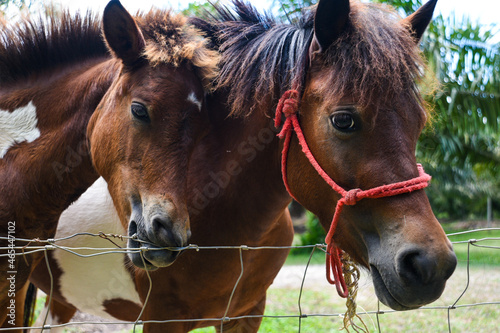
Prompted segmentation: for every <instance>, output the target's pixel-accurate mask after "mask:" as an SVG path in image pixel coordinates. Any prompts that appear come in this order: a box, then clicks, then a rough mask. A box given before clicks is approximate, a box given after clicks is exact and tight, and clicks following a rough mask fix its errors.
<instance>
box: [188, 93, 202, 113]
mask: <svg viewBox="0 0 500 333" xmlns="http://www.w3.org/2000/svg"><path fill="white" fill-rule="evenodd" d="M187 100H188V101H189V102H191V103H193V104H195V105H196V106H197V107H198V109H200V111H201V101H200V100H199V99H198V98H197V97H196V94H195V93H194V91H192V92H191V93H190V94H189V96H188V98H187Z"/></svg>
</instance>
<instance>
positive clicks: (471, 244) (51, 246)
mask: <svg viewBox="0 0 500 333" xmlns="http://www.w3.org/2000/svg"><path fill="white" fill-rule="evenodd" d="M495 230H496V231H498V230H500V228H485V229H474V230H469V231H464V232H459V233H452V234H448V237H449V238H450V239H451V240H452V243H453V244H454V246H457V245H459V244H463V245H466V246H467V259H466V262H465V263H462V264H465V265H466V267H465V276H464V277H463V279H462V282H463V290H462V291H461V292H459V293H458V294H457V296H456V298H454V300H453V301H452V302H450V303H449V304H448V305H434V304H431V305H429V306H425V307H422V308H419V309H417V310H411V311H421V310H428V311H443V312H446V320H447V326H448V327H447V328H448V332H450V333H451V332H455V331H454V330H453V312H454V311H455V310H457V309H463V308H474V307H484V306H500V292H498V290H496V291H495V292H496V297H497V298H498V300H494V301H478V302H474V303H468V304H464V303H461V302H460V301H461V300H462V297H463V296H464V295H465V293H466V292H467V291H468V290H469V289H470V288H471V285H472V284H473V283H474V281H472V280H471V274H470V269H471V252H472V251H474V249H477V248H484V249H489V250H500V238H496V237H487V238H481V239H476V238H472V236H473V235H474V234H475V233H477V232H480V231H495ZM459 235H470V236H471V238H469V239H467V240H462V241H453V237H454V236H459ZM88 236H90V237H101V238H104V239H107V240H109V242H110V247H107V248H93V247H68V246H61V245H58V242H61V241H63V240H68V239H71V238H75V237H88ZM467 237H468V236H467ZM128 238H130V237H128V236H121V235H114V234H104V233H99V234H93V233H87V232H81V233H76V234H74V235H72V236H69V237H65V238H60V239H46V240H41V239H23V238H14V237H11V236H9V237H0V239H2V240H7V241H8V242H9V245H10V246H8V247H0V257H8V256H9V252H8V251H9V250H12V249H14V250H15V255H16V256H25V255H29V254H32V253H36V252H43V253H44V254H45V261H46V263H47V266H48V268H49V269H48V271H49V274H50V277H51V286H53V278H52V271H51V269H50V265H49V261H48V256H47V253H48V252H49V251H54V250H56V249H58V250H61V251H66V252H69V253H71V254H73V255H75V256H78V257H83V258H88V257H95V256H101V255H107V254H111V253H122V254H127V253H131V252H135V253H140V254H141V256H142V253H143V252H144V251H147V250H148V248H146V247H140V248H122V247H120V246H118V245H117V244H116V243H115V241H114V240H116V239H120V240H124V239H128ZM135 240H136V241H139V240H137V239H135ZM139 242H140V241H139ZM34 243H36V244H42V245H33V244H34ZM13 244H15V245H14V246H12V245H13ZM283 248H306V249H310V251H311V255H310V257H309V259H308V260H306V262H304V266H303V273H301V275H302V283H301V285H300V288H298V290H297V305H298V307H297V309H298V311H297V313H290V314H284V315H267V314H264V315H261V316H255V315H250V316H240V317H229V316H228V312H229V308H230V306H231V301H232V297H233V294H234V292H235V290H236V288H237V287H238V286H239V284H240V279H241V277H242V276H243V273H244V271H245V265H244V261H243V254H242V253H243V251H259V250H272V249H283ZM169 249H170V250H175V251H204V250H213V249H218V250H222V249H226V250H233V251H238V252H239V255H240V265H241V273H240V276H239V278H238V279H237V281H236V283H235V284H234V287H233V292H232V294H231V297H230V298H229V300H228V303H227V306H226V312H225V314H224V316H222V317H220V318H192V319H171V320H148V321H143V320H140V319H139V318H141V316H142V313H143V311H144V307H145V306H146V304H147V302H148V299H149V297H150V295H151V293H152V292H154V291H153V290H154V288H153V287H154V286H153V283H152V280H151V277H150V276H149V272H148V271H145V272H146V274H147V277H148V279H149V292H148V295H147V297H146V300H145V302H144V305H143V308H142V310H141V313H140V315H139V316H138V319H137V320H136V321H133V322H124V321H81V322H75V321H72V322H69V323H65V324H59V325H48V324H46V322H47V318H48V315H49V314H48V313H46V314H45V316H46V317H45V320H44V325H43V326H37V327H31V329H38V330H42V329H43V330H49V329H51V328H58V327H69V326H82V327H85V325H124V324H127V325H131V329H132V330H133V332H135V331H136V329H137V328H138V327H140V326H142V325H143V324H145V323H171V322H198V321H204V322H207V321H208V322H210V321H213V323H214V326H218V325H219V324H220V327H221V331H222V329H223V324H224V323H227V322H228V321H232V320H237V319H243V318H267V319H272V320H278V319H290V318H294V319H296V320H297V329H298V331H299V332H301V329H302V325H303V320H304V319H305V318H311V317H319V318H325V320H328V319H327V318H330V320H332V319H334V320H338V321H339V325H338V326H339V329H340V327H342V324H341V323H342V319H343V317H344V313H328V314H326V313H306V312H303V310H302V309H303V306H302V305H303V300H302V295H303V293H304V291H305V290H304V288H305V287H304V285H305V284H304V281H305V280H306V276H307V272H308V269H309V268H310V266H311V258H312V256H313V253H314V252H315V251H318V250H319V251H325V249H326V245H325V244H313V245H306V246H290V247H268V246H264V247H251V246H246V245H241V246H198V245H189V246H187V247H183V248H169ZM81 250H91V251H95V252H94V253H90V254H81V253H78V252H77V251H81ZM160 250H161V249H160ZM498 254H499V255H500V252H499V253H498ZM180 260H182V259H180ZM485 267H486V266H485ZM454 274H458V272H455V273H454ZM499 282H500V281H499ZM332 292H333V289H332ZM47 297H48V298H49V302H50V300H51V298H52V290H51V292H50V293H49V294H48V295H47ZM373 297H374V298H375V297H376V296H375V295H373ZM411 311H407V312H405V313H410V312H411ZM396 312H397V311H393V310H390V309H381V308H380V303H379V304H378V309H377V310H374V311H364V310H362V309H361V308H358V311H357V314H358V315H359V316H361V317H362V318H365V319H367V320H369V321H371V322H372V324H373V325H372V326H371V327H372V329H371V330H372V331H378V332H384V327H383V325H382V324H381V320H380V318H381V316H382V315H384V316H386V315H390V314H392V313H396ZM475 325H476V326H475V327H476V328H478V325H479V326H480V325H481V323H476V324H475ZM12 329H13V328H0V331H9V330H12ZM15 329H18V330H19V329H28V328H27V327H22V328H21V327H16V328H15ZM478 329H480V327H479V328H478ZM476 331H477V330H476Z"/></svg>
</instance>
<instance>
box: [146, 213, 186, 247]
mask: <svg viewBox="0 0 500 333" xmlns="http://www.w3.org/2000/svg"><path fill="white" fill-rule="evenodd" d="M151 223H152V226H153V232H154V236H155V238H156V239H157V240H158V241H159V242H160V243H161V244H162V245H165V246H173V247H180V246H182V245H183V243H184V242H183V238H182V235H180V234H178V233H177V232H175V230H174V229H175V228H174V222H173V221H172V219H171V218H170V217H169V216H164V215H157V216H155V217H153V219H152V222H151ZM159 245H160V244H159Z"/></svg>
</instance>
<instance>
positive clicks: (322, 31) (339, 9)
mask: <svg viewBox="0 0 500 333" xmlns="http://www.w3.org/2000/svg"><path fill="white" fill-rule="evenodd" d="M349 12H350V7H349V0H320V1H319V2H318V6H317V7H316V14H315V16H314V38H313V42H312V43H313V44H312V45H311V48H312V51H315V52H324V51H326V49H328V47H329V46H330V45H331V44H332V43H333V42H335V41H336V40H337V39H338V38H339V37H340V36H341V35H342V33H343V32H344V30H345V27H346V25H347V21H348V20H349Z"/></svg>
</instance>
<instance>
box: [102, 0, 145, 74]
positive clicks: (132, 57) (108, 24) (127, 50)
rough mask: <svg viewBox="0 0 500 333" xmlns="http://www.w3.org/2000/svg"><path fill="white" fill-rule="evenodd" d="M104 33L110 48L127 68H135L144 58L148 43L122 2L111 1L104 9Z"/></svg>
mask: <svg viewBox="0 0 500 333" xmlns="http://www.w3.org/2000/svg"><path fill="white" fill-rule="evenodd" d="M103 31H104V38H105V39H106V42H107V43H108V46H109V48H110V49H111V51H112V52H113V53H114V54H115V56H116V57H117V58H119V59H121V60H122V61H123V64H124V65H125V66H133V65H134V64H135V63H136V62H137V61H138V60H140V59H141V58H142V53H143V51H144V48H145V45H146V42H145V41H144V37H143V36H142V33H141V30H140V29H139V27H138V26H137V24H136V23H135V20H134V18H133V17H132V16H131V15H130V14H129V13H128V12H127V10H126V9H125V8H124V7H123V6H122V4H121V3H120V1H118V0H111V1H110V2H109V3H108V5H107V6H106V8H105V9H104V15H103Z"/></svg>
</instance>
